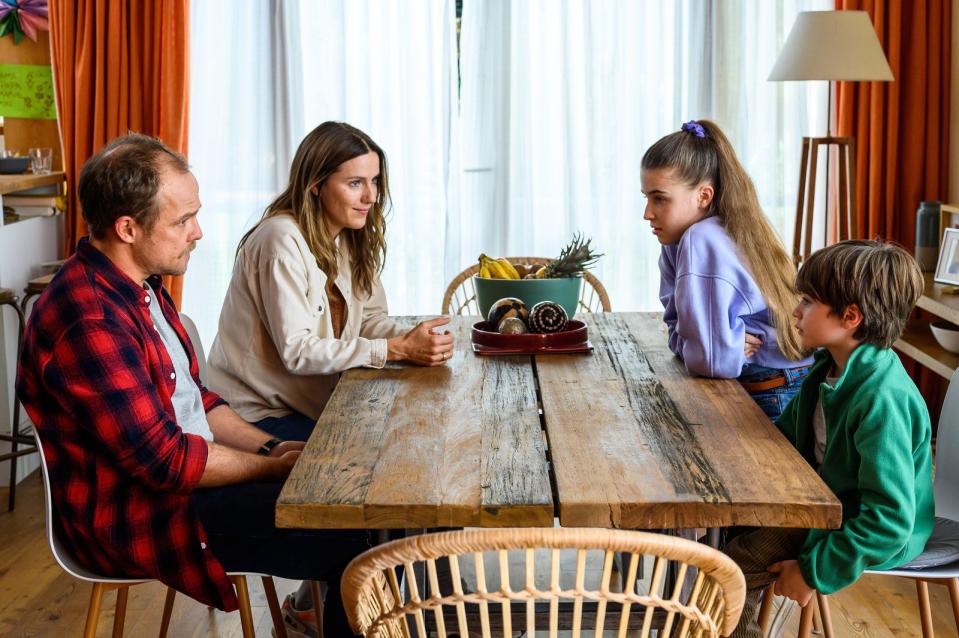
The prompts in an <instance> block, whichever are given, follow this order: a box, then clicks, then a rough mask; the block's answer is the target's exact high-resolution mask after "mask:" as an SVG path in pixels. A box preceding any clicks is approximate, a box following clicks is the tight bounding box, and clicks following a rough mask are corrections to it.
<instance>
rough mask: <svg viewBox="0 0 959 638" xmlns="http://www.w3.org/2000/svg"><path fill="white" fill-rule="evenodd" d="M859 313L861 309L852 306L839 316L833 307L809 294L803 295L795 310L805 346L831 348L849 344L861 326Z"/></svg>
mask: <svg viewBox="0 0 959 638" xmlns="http://www.w3.org/2000/svg"><path fill="white" fill-rule="evenodd" d="M858 314H859V309H858V308H857V307H856V306H850V307H849V308H847V309H846V311H845V313H844V315H843V316H839V315H837V314H836V313H834V312H833V311H832V308H830V307H829V306H827V305H826V304H824V303H822V302H819V301H816V300H815V299H812V298H811V297H809V296H808V295H803V296H802V299H800V301H799V305H798V306H796V308H795V309H794V310H793V317H795V318H796V329H797V330H798V331H799V339H800V340H801V341H802V345H803V347H804V348H829V347H830V346H833V347H834V346H842V345H846V344H848V343H849V342H850V341H851V340H852V336H853V334H855V332H856V329H857V328H858V327H859V323H860V321H858V320H856V316H858ZM851 315H855V316H851Z"/></svg>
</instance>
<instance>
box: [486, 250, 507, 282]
mask: <svg viewBox="0 0 959 638" xmlns="http://www.w3.org/2000/svg"><path fill="white" fill-rule="evenodd" d="M479 261H480V264H481V266H483V267H485V268H486V269H487V270H488V271H489V275H490V278H492V279H509V277H508V276H507V274H506V273H505V272H503V268H502V266H500V264H499V263H498V262H497V261H496V260H495V259H492V258H490V257H487V256H486V255H484V254H480V256H479Z"/></svg>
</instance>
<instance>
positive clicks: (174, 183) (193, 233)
mask: <svg viewBox="0 0 959 638" xmlns="http://www.w3.org/2000/svg"><path fill="white" fill-rule="evenodd" d="M157 199H158V201H159V202H160V214H159V215H158V217H157V220H156V224H154V226H153V228H151V229H150V230H149V231H148V232H146V233H145V234H144V235H142V236H141V238H140V240H139V241H137V242H135V243H134V245H133V248H134V256H135V259H136V261H137V263H138V264H139V265H140V267H141V268H142V269H143V271H144V272H146V273H149V274H151V275H182V274H183V273H185V272H186V268H187V264H188V263H189V261H190V251H192V250H193V247H194V244H195V243H196V241H197V240H198V239H200V238H201V237H203V231H202V230H200V224H199V222H198V221H197V213H199V211H200V193H199V187H198V185H197V182H196V178H194V177H193V175H192V174H191V173H178V172H176V171H172V170H164V171H163V173H162V174H161V178H160V190H159V192H158V193H157Z"/></svg>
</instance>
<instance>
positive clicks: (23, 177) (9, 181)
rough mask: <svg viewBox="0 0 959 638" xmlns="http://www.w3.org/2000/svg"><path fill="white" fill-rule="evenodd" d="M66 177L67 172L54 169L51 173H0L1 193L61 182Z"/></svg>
mask: <svg viewBox="0 0 959 638" xmlns="http://www.w3.org/2000/svg"><path fill="white" fill-rule="evenodd" d="M66 178H67V176H66V173H64V172H63V171H54V172H52V173H50V174H49V175H33V174H32V173H22V174H20V175H0V195H6V194H8V193H16V192H17V191H22V190H26V189H28V188H36V187H37V186H47V185H49V184H60V183H62V182H63V181H64V180H66Z"/></svg>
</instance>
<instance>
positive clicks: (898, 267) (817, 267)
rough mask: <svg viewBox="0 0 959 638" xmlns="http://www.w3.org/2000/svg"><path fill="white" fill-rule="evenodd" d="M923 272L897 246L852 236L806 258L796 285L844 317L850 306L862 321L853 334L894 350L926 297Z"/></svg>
mask: <svg viewBox="0 0 959 638" xmlns="http://www.w3.org/2000/svg"><path fill="white" fill-rule="evenodd" d="M923 287H924V282H923V278H922V270H920V269H919V264H917V263H916V260H915V259H913V257H912V255H910V254H909V253H908V252H906V251H905V250H903V249H902V248H901V247H900V246H897V245H896V244H891V243H886V242H882V241H869V240H864V239H863V240H859V239H853V240H849V241H842V242H839V243H838V244H833V245H832V246H829V247H828V248H823V249H822V250H818V251H816V252H815V253H813V254H812V256H810V257H809V259H807V260H806V262H805V263H804V264H803V267H802V269H801V270H800V271H799V276H798V277H796V289H797V290H798V291H799V292H800V293H801V294H804V295H806V296H808V297H811V298H812V299H814V300H816V301H818V302H820V303H824V304H826V305H827V306H829V308H830V310H832V312H833V313H835V314H837V315H840V316H841V315H842V314H843V313H844V312H845V311H846V308H848V307H849V306H851V305H852V304H856V305H857V306H858V307H859V311H860V312H861V313H862V323H861V324H860V325H859V328H858V329H857V330H856V332H855V334H853V338H855V339H858V340H859V341H862V342H863V343H871V344H873V345H876V346H879V347H880V348H890V347H892V344H893V343H895V342H896V339H898V338H899V337H900V336H902V331H903V330H904V329H905V327H906V321H907V320H908V319H909V314H910V313H911V312H912V309H913V308H914V307H915V306H916V302H917V301H919V297H920V296H921V295H922V291H923Z"/></svg>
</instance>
